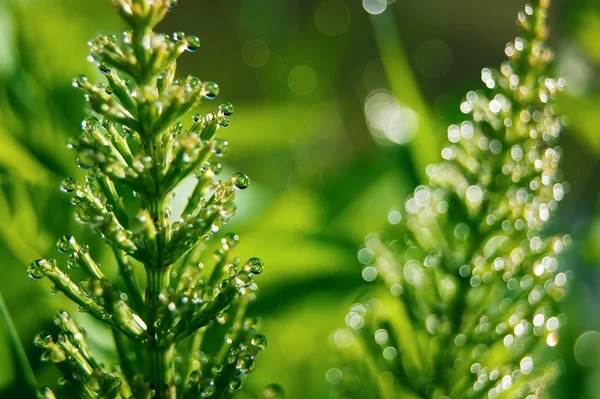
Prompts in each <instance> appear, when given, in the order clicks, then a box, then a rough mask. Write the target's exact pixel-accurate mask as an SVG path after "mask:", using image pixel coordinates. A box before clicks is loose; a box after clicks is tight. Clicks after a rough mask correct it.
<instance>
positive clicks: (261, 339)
mask: <svg viewBox="0 0 600 399" xmlns="http://www.w3.org/2000/svg"><path fill="white" fill-rule="evenodd" d="M250 343H251V344H252V345H254V346H255V347H256V349H258V350H259V351H262V350H264V349H265V348H266V347H267V337H265V336H264V335H263V334H256V335H255V336H254V338H252V340H251V341H250Z"/></svg>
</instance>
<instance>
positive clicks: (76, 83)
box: [73, 75, 88, 89]
mask: <svg viewBox="0 0 600 399" xmlns="http://www.w3.org/2000/svg"><path fill="white" fill-rule="evenodd" d="M87 80H88V78H87V76H85V75H79V76H78V77H76V78H75V79H73V87H76V88H78V89H83V88H84V87H85V84H86V83H87Z"/></svg>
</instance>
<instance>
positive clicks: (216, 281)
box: [28, 0, 278, 398]
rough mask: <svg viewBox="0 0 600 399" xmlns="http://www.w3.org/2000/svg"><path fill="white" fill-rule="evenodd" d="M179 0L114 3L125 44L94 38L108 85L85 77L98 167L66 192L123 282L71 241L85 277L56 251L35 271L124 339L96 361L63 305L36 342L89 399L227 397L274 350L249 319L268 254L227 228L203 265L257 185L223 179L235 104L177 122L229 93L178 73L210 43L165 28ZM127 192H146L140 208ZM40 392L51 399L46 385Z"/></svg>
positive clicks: (78, 144)
mask: <svg viewBox="0 0 600 399" xmlns="http://www.w3.org/2000/svg"><path fill="white" fill-rule="evenodd" d="M175 3H176V1H174V0H159V1H153V2H149V1H146V0H116V1H114V4H115V6H116V7H117V8H118V9H119V12H120V14H121V16H122V18H123V19H124V20H125V21H126V22H127V24H128V25H129V26H130V28H131V31H128V32H125V33H124V37H123V40H118V39H117V38H116V37H115V36H112V35H109V36H99V37H97V38H95V39H94V40H92V41H91V42H90V50H91V52H90V56H89V58H90V61H92V62H96V63H97V64H98V66H99V70H100V72H101V73H102V74H103V75H105V77H106V79H107V82H108V84H107V85H104V84H98V85H95V84H92V83H91V82H90V81H89V80H88V79H87V78H86V77H85V76H80V77H78V78H77V79H75V81H74V86H75V87H78V88H80V89H82V90H83V91H84V92H85V93H86V100H87V101H88V103H89V106H90V108H91V112H92V116H89V117H87V118H86V119H85V121H84V122H83V124H82V133H81V135H80V137H78V138H77V139H76V140H73V141H71V143H70V147H72V148H74V149H75V150H76V151H77V153H78V158H77V161H78V165H79V166H80V168H82V169H84V170H88V173H87V176H86V181H85V182H77V181H76V180H75V179H73V178H67V179H65V180H64V182H63V183H62V185H61V190H62V191H64V192H67V193H72V194H73V196H72V198H71V202H72V204H73V205H75V206H76V219H77V220H78V221H79V222H81V223H83V224H86V225H89V226H90V227H91V228H92V229H93V230H95V231H96V232H98V233H99V234H100V235H101V236H102V237H103V238H104V239H105V240H106V242H107V244H108V245H109V247H110V248H111V250H112V252H114V255H115V265H117V267H118V271H119V278H118V279H113V280H111V279H110V278H108V277H107V276H106V274H105V272H104V271H103V268H102V267H101V265H100V264H99V263H98V262H97V261H96V260H95V259H94V252H95V251H94V249H93V248H89V247H88V246H87V245H84V244H81V243H79V242H77V240H76V239H75V238H74V237H71V236H64V237H62V238H61V239H60V240H59V241H58V243H57V246H58V250H59V252H61V253H62V254H65V255H67V256H68V260H67V262H66V267H67V268H68V269H73V270H72V273H71V274H73V275H74V276H75V275H78V274H81V275H83V276H85V277H84V278H83V279H82V280H81V281H75V278H71V276H70V274H69V272H67V271H65V270H64V268H61V267H59V263H58V262H57V261H56V260H53V259H39V260H37V261H35V262H33V263H31V265H30V267H29V269H28V273H29V276H30V277H32V278H34V279H40V278H43V277H47V278H48V279H50V280H51V281H52V283H53V284H54V288H53V290H54V291H56V292H59V291H60V292H62V293H64V294H65V295H66V296H68V297H69V298H70V299H71V300H73V301H74V302H75V303H76V304H77V305H79V307H80V310H81V311H82V312H86V313H88V314H90V315H91V316H93V317H94V318H96V319H97V320H99V321H101V322H102V323H104V325H106V326H107V327H109V328H110V329H111V331H112V333H113V336H114V343H115V348H116V350H115V353H114V357H113V358H109V359H106V360H104V361H100V360H99V359H97V358H96V357H94V355H93V354H92V353H91V350H90V348H89V346H88V344H87V343H86V340H85V335H86V333H85V330H84V329H82V328H80V327H79V326H78V325H76V323H75V322H74V320H73V319H72V318H71V316H70V315H69V314H68V313H67V312H65V311H61V312H59V313H58V316H57V318H56V320H55V325H56V331H55V332H53V333H51V332H42V333H40V334H38V335H37V336H36V338H35V343H36V344H37V345H38V346H39V347H41V348H43V350H44V351H43V354H42V360H45V361H51V362H53V363H56V365H57V366H58V367H59V368H60V370H61V371H62V373H63V374H64V377H63V378H61V380H60V383H62V384H69V389H74V390H75V391H76V392H77V393H78V394H79V395H80V396H81V397H83V398H131V397H134V398H150V397H152V398H200V397H201V398H217V397H224V396H228V395H230V394H231V393H233V392H236V391H238V390H239V389H240V388H241V386H242V384H243V381H244V379H245V378H246V376H247V375H248V374H249V373H251V372H252V371H253V369H254V367H255V356H256V354H257V353H258V352H259V351H261V350H262V349H264V348H265V347H266V338H265V337H264V336H263V335H262V334H260V333H258V331H257V330H258V329H259V327H260V324H261V322H260V319H258V318H252V317H250V318H245V310H246V308H247V305H248V303H249V301H251V300H252V299H253V298H254V296H255V294H254V293H253V291H254V290H255V289H256V284H255V283H254V276H255V275H257V274H260V273H261V272H262V270H263V263H262V261H261V260H260V259H258V258H251V259H249V260H248V261H247V262H245V263H243V262H241V261H240V259H237V258H234V257H233V255H232V253H231V250H232V249H233V248H234V247H235V245H236V244H237V242H238V240H239V238H238V236H237V235H235V234H232V233H229V234H226V235H225V236H224V237H223V238H222V239H221V243H220V248H218V249H217V250H216V252H214V254H213V258H214V262H211V263H210V264H209V263H205V258H206V254H207V252H208V251H209V248H211V243H212V238H213V236H214V234H215V233H217V232H218V231H219V229H220V228H221V226H222V225H223V224H225V223H226V222H228V221H229V220H230V219H231V218H232V217H233V216H234V215H235V213H236V207H235V204H234V203H233V200H234V197H235V190H243V189H245V188H247V187H248V185H249V179H248V177H247V176H245V175H243V174H241V173H238V174H235V175H234V176H232V177H231V178H229V179H226V180H224V181H221V180H217V179H215V175H217V174H218V173H219V172H220V171H221V168H222V166H221V164H220V162H219V158H220V157H222V156H223V155H224V154H225V153H226V152H227V142H226V141H225V140H222V139H216V138H215V135H216V133H217V130H218V129H219V128H220V127H225V126H227V125H228V123H229V122H228V117H229V116H230V115H231V114H232V113H233V106H232V105H231V104H229V103H224V104H222V105H221V106H219V109H218V112H217V113H216V114H215V113H209V114H206V115H196V116H194V117H193V124H192V125H191V127H189V128H188V129H186V128H184V125H183V123H182V122H181V121H180V119H181V118H182V117H183V116H184V115H185V114H186V113H188V112H189V111H190V110H191V109H192V108H193V107H195V106H196V105H198V104H199V102H200V100H201V99H202V98H206V99H213V98H215V97H216V96H217V94H218V92H219V87H218V85H217V84H216V83H214V82H210V81H207V82H202V81H200V80H199V79H197V78H195V77H191V76H190V77H186V78H177V79H176V78H175V72H176V65H177V59H178V57H179V56H180V55H181V54H182V53H183V52H184V51H186V50H187V51H190V52H194V51H196V50H197V49H198V47H199V45H200V43H199V39H198V38H197V37H195V36H186V35H185V34H183V33H181V32H177V33H175V34H173V36H172V38H170V37H168V36H166V35H164V34H158V33H155V32H154V28H155V26H156V25H157V24H158V23H159V22H160V21H161V20H162V19H163V18H164V17H165V15H166V14H167V12H168V11H169V9H170V8H172V7H173V6H175ZM193 175H195V178H196V180H197V182H196V186H195V188H194V190H193V193H192V194H191V195H190V197H189V199H188V202H187V204H186V206H185V209H184V210H183V212H182V213H181V216H180V217H179V216H178V218H177V221H175V222H174V223H172V222H171V218H172V217H171V208H172V207H171V199H172V197H173V195H174V190H175V189H176V188H177V187H178V186H179V185H180V183H181V182H182V181H183V180H184V179H186V178H188V177H190V176H193ZM124 197H136V198H139V205H138V206H135V207H134V206H130V205H129V202H131V201H129V202H128V201H124ZM139 265H142V266H143V267H144V269H145V271H146V283H145V286H146V287H145V293H144V292H143V291H142V289H141V288H140V287H141V284H140V282H139V281H138V279H137V276H136V274H135V272H134V269H135V268H136V266H139ZM105 363H106V364H105ZM265 392H266V393H269V394H271V393H273V392H275V393H277V392H278V388H277V387H271V388H269V389H267V390H266V391H265ZM39 395H40V397H44V398H52V397H54V393H53V392H52V391H51V390H50V389H49V388H46V389H45V390H43V391H42V392H40V393H39Z"/></svg>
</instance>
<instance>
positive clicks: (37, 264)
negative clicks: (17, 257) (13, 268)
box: [27, 259, 45, 280]
mask: <svg viewBox="0 0 600 399" xmlns="http://www.w3.org/2000/svg"><path fill="white" fill-rule="evenodd" d="M43 262H45V259H38V260H36V261H33V262H31V263H30V264H29V267H28V268H27V274H28V275H29V277H30V278H32V279H34V280H39V279H41V278H43V277H44V270H43V268H42V264H43Z"/></svg>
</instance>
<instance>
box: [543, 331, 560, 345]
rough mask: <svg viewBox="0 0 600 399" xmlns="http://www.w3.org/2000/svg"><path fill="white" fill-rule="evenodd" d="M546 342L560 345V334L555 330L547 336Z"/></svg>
mask: <svg viewBox="0 0 600 399" xmlns="http://www.w3.org/2000/svg"><path fill="white" fill-rule="evenodd" d="M546 344H548V346H556V345H558V334H557V333H555V332H551V333H550V334H548V337H546Z"/></svg>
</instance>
